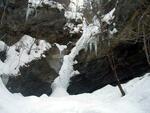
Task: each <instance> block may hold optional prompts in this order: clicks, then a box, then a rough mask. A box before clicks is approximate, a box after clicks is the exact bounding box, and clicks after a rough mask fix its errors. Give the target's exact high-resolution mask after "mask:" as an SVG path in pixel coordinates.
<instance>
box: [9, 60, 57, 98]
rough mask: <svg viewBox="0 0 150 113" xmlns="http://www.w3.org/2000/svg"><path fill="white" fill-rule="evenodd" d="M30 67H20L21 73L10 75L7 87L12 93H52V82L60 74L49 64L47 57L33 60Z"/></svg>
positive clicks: (27, 94)
mask: <svg viewBox="0 0 150 113" xmlns="http://www.w3.org/2000/svg"><path fill="white" fill-rule="evenodd" d="M28 65H29V66H28V67H25V66H24V67H22V68H21V69H20V72H21V75H20V76H17V77H10V78H9V81H8V83H7V88H8V89H9V90H10V91H11V92H12V93H22V94H23V95H24V96H30V95H36V96H41V95H42V94H47V95H50V94H51V91H52V90H51V83H52V82H53V80H54V79H55V78H56V77H57V76H58V75H57V73H56V72H55V71H54V70H53V69H52V68H51V67H50V66H49V65H48V63H47V61H46V59H44V58H43V59H41V60H37V61H32V62H31V63H29V64H28Z"/></svg>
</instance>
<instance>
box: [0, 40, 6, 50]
mask: <svg viewBox="0 0 150 113" xmlns="http://www.w3.org/2000/svg"><path fill="white" fill-rule="evenodd" d="M5 48H7V46H6V44H5V43H4V42H3V41H0V52H1V51H4V50H5Z"/></svg>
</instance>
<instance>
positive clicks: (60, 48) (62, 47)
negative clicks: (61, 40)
mask: <svg viewBox="0 0 150 113" xmlns="http://www.w3.org/2000/svg"><path fill="white" fill-rule="evenodd" d="M55 44H56V46H57V48H58V49H59V52H60V55H61V54H62V52H63V51H64V50H65V49H67V46H66V45H59V44H58V43H55Z"/></svg>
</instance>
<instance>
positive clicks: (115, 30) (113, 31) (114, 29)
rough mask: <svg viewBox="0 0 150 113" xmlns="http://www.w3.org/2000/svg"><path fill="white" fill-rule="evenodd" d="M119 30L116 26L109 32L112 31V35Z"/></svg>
mask: <svg viewBox="0 0 150 113" xmlns="http://www.w3.org/2000/svg"><path fill="white" fill-rule="evenodd" d="M117 32H118V30H117V29H116V28H113V30H112V31H109V33H110V34H111V35H113V34H115V33H117Z"/></svg>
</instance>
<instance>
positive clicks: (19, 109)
mask: <svg viewBox="0 0 150 113" xmlns="http://www.w3.org/2000/svg"><path fill="white" fill-rule="evenodd" d="M123 87H124V89H125V90H126V93H127V95H126V96H124V97H121V96H120V92H119V91H118V88H117V87H112V86H109V85H108V86H106V87H104V88H102V89H100V90H97V91H95V92H93V93H91V94H81V95H76V96H64V97H48V96H46V95H43V96H41V97H35V96H30V97H23V96H22V95H21V94H11V93H10V92H8V90H7V89H6V88H5V86H4V85H3V83H2V81H1V79H0V113H150V88H149V87H150V74H146V75H145V76H144V77H140V78H136V79H134V80H132V81H130V82H128V83H127V84H124V85H123Z"/></svg>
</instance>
